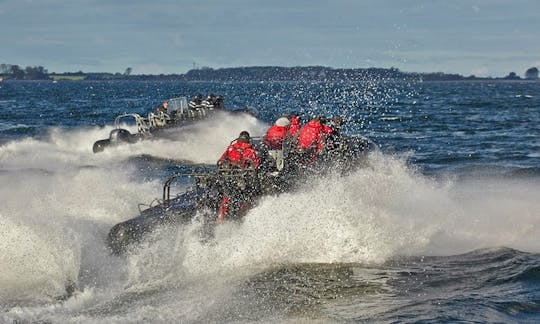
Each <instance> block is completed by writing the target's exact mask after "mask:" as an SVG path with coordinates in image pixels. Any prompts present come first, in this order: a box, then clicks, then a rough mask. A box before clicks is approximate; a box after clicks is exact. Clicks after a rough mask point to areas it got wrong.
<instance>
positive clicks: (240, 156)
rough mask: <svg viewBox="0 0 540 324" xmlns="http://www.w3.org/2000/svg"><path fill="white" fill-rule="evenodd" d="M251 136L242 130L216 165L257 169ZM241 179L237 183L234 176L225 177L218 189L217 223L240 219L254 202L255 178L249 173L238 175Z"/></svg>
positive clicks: (256, 158)
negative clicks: (222, 184) (222, 185)
mask: <svg viewBox="0 0 540 324" xmlns="http://www.w3.org/2000/svg"><path fill="white" fill-rule="evenodd" d="M250 142H251V137H250V136H249V133H248V132H247V131H242V132H241V133H240V135H239V136H238V138H237V139H236V140H235V141H233V143H232V144H231V145H229V146H228V147H227V149H226V150H225V152H223V154H222V155H221V157H220V158H219V160H218V166H220V167H224V168H225V170H226V168H229V167H232V168H239V169H250V168H255V169H258V168H259V166H260V162H259V158H258V157H257V152H256V151H255V149H254V148H253V146H252V145H251V143H250ZM239 176H240V179H242V181H241V183H243V185H239V183H237V182H236V179H235V178H234V177H232V178H228V179H227V178H226V180H227V181H225V183H224V187H222V188H221V189H220V195H221V198H220V201H219V204H218V213H217V223H218V224H221V223H223V222H224V221H225V220H226V219H241V218H243V217H244V216H245V214H246V213H247V212H248V210H249V209H250V208H251V207H252V206H253V204H254V198H255V196H257V194H258V190H257V183H256V181H255V180H256V179H255V178H252V177H251V176H253V175H251V176H250V175H249V174H243V175H239Z"/></svg>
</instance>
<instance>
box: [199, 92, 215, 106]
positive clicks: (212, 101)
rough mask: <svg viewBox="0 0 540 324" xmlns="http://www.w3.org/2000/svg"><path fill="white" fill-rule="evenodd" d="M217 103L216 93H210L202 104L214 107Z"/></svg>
mask: <svg viewBox="0 0 540 324" xmlns="http://www.w3.org/2000/svg"><path fill="white" fill-rule="evenodd" d="M215 103H216V96H215V95H214V94H209V95H208V97H206V99H205V100H204V101H203V102H202V103H201V105H202V106H203V107H204V108H206V109H214V106H215Z"/></svg>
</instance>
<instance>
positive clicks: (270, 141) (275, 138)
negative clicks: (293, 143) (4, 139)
mask: <svg viewBox="0 0 540 324" xmlns="http://www.w3.org/2000/svg"><path fill="white" fill-rule="evenodd" d="M286 137H287V127H283V126H277V125H275V124H274V125H273V126H272V127H270V128H269V129H268V131H267V132H266V135H265V136H264V142H265V143H266V144H267V145H268V148H270V149H272V150H281V149H282V144H283V140H285V138H286Z"/></svg>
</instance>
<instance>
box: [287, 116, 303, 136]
mask: <svg viewBox="0 0 540 324" xmlns="http://www.w3.org/2000/svg"><path fill="white" fill-rule="evenodd" d="M299 130H300V117H298V116H293V117H291V125H290V126H289V134H290V135H291V136H294V135H296V133H298V131H299Z"/></svg>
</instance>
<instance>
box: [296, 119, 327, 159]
mask: <svg viewBox="0 0 540 324" xmlns="http://www.w3.org/2000/svg"><path fill="white" fill-rule="evenodd" d="M323 134H324V126H323V125H322V124H321V122H320V121H318V120H317V119H312V120H311V121H310V122H309V123H307V124H306V125H305V126H303V127H302V128H300V131H299V132H298V145H297V148H299V149H302V150H308V149H310V148H311V147H313V146H314V147H315V148H316V152H320V151H321V150H322V148H323Z"/></svg>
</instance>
